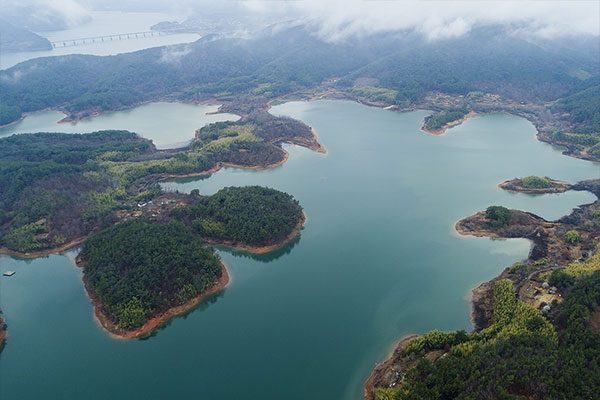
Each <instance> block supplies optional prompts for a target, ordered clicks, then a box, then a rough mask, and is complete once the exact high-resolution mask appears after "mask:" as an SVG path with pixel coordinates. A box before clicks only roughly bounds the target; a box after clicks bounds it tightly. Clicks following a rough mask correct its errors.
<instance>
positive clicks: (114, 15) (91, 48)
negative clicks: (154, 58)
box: [0, 11, 200, 69]
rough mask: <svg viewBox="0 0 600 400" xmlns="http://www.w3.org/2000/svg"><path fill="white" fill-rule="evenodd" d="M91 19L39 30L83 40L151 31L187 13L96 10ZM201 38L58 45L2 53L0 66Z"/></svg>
mask: <svg viewBox="0 0 600 400" xmlns="http://www.w3.org/2000/svg"><path fill="white" fill-rule="evenodd" d="M91 17H92V19H91V20H90V22H88V23H86V24H83V25H81V26H77V27H74V28H71V29H65V30H61V31H54V32H39V34H40V35H41V36H43V37H45V38H47V39H48V40H50V41H51V42H54V41H60V40H69V39H83V38H89V37H96V36H106V35H115V34H119V33H135V32H145V31H149V30H150V27H151V26H152V25H154V24H156V23H158V22H161V21H179V22H181V21H183V20H184V19H185V16H184V15H174V14H165V13H151V12H120V11H94V12H92V13H91ZM199 38H200V36H199V35H197V34H195V33H180V34H174V35H164V36H148V37H145V38H136V39H128V40H113V41H106V42H96V43H89V44H83V45H78V46H68V47H56V48H54V49H52V50H48V51H22V52H15V53H7V52H0V69H7V68H10V67H12V66H13V65H16V64H18V63H20V62H23V61H26V60H30V59H32V58H38V57H49V56H62V55H66V54H92V55H96V56H108V55H114V54H119V53H129V52H132V51H138V50H143V49H147V48H150V47H157V46H166V45H171V44H179V43H189V42H193V41H195V40H198V39H199Z"/></svg>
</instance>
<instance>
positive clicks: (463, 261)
mask: <svg viewBox="0 0 600 400" xmlns="http://www.w3.org/2000/svg"><path fill="white" fill-rule="evenodd" d="M271 112H272V113H274V114H276V115H287V116H290V117H293V118H298V119H300V120H302V121H304V122H306V123H307V124H309V125H310V126H311V127H313V128H315V130H316V131H317V132H318V134H319V139H320V140H321V142H322V143H323V144H324V146H325V147H326V148H327V150H328V153H327V154H326V155H323V154H319V153H315V152H312V151H310V150H307V149H304V148H300V147H296V146H290V145H286V146H285V149H286V150H287V151H288V152H289V153H290V157H289V160H288V161H287V162H286V163H285V164H284V165H282V166H281V167H278V168H275V169H271V170H266V171H252V170H241V169H236V168H225V169H223V170H221V171H219V172H218V173H216V174H214V175H212V176H210V177H201V178H193V179H180V180H177V181H175V182H169V183H165V184H164V187H165V188H167V189H170V190H180V191H186V192H187V191H190V190H191V189H194V188H198V189H199V190H200V192H201V193H205V194H211V193H214V192H216V191H217V190H219V189H220V188H222V187H224V186H230V185H249V184H258V185H265V186H270V187H273V188H276V189H279V190H284V191H286V192H289V193H291V194H293V195H294V196H295V197H296V198H297V199H298V200H299V201H300V204H301V205H302V206H303V207H304V210H305V213H306V215H307V217H308V220H307V223H306V225H305V227H304V229H303V230H302V233H301V236H300V237H299V238H298V239H297V240H295V241H293V242H292V243H290V244H289V245H288V246H286V247H285V248H283V249H281V250H279V251H277V252H275V253H271V254H266V255H261V256H249V255H248V254H246V253H241V252H235V251H226V250H220V254H221V256H222V258H223V260H224V262H225V263H226V264H227V266H228V268H229V269H230V271H231V275H232V282H231V284H230V285H229V287H228V288H227V289H226V290H225V291H224V292H222V293H220V294H218V295H216V296H213V297H212V298H210V299H209V300H208V301H206V302H204V303H202V304H201V305H200V306H199V307H198V308H197V309H195V310H193V311H192V312H190V313H188V314H187V315H185V316H183V317H178V318H175V319H174V320H172V321H171V322H170V323H169V324H168V326H166V327H165V328H164V329H161V330H159V331H158V332H157V333H156V334H155V335H154V336H153V337H150V338H148V339H146V340H127V341H126V340H118V339H112V338H111V337H109V336H108V334H107V333H106V332H105V331H103V330H102V328H101V327H100V326H99V325H98V324H97V323H96V322H95V321H94V319H93V311H92V306H91V303H90V301H89V299H88V298H87V297H86V294H85V291H84V289H83V285H82V283H81V271H80V270H78V269H77V268H76V267H75V266H74V263H73V258H74V256H75V254H76V251H71V252H68V253H67V254H65V255H53V256H50V257H46V258H39V259H34V260H19V259H15V258H11V257H2V258H0V272H4V271H6V270H15V271H16V272H17V273H16V275H14V276H13V277H11V278H5V277H0V285H1V290H0V304H1V305H2V310H3V311H4V317H5V318H6V320H7V324H8V328H9V332H8V335H9V336H8V341H7V345H6V347H5V349H4V351H3V353H2V355H1V356H0V398H3V399H34V398H44V399H65V398H85V399H126V398H144V399H164V398H171V397H173V396H174V395H175V394H176V396H177V397H178V398H184V399H185V398H195V399H197V398H201V399H220V400H221V399H240V398H246V399H256V398H261V399H302V400H306V399H344V400H345V399H349V400H359V399H361V398H362V385H363V383H364V381H365V380H366V378H367V377H368V376H369V374H370V372H371V371H372V369H373V367H374V366H375V364H376V363H377V362H380V361H382V360H383V359H384V358H385V357H386V355H387V354H388V353H389V352H390V351H391V350H392V349H393V347H394V345H395V343H396V341H397V340H398V339H400V338H401V337H402V336H404V335H406V334H408V333H422V332H425V331H427V330H431V329H435V328H437V329H441V330H453V329H471V327H472V325H471V322H470V315H469V314H470V303H469V296H470V289H471V288H472V287H474V286H476V285H478V284H479V283H480V282H482V281H485V280H488V279H490V278H492V277H494V276H495V275H497V274H498V273H499V272H500V271H501V270H502V269H503V268H504V267H505V266H507V265H510V264H511V263H514V262H517V261H519V260H521V259H523V258H525V257H526V256H527V253H528V251H529V243H528V242H527V241H526V240H490V239H487V238H473V237H461V236H458V235H457V234H456V233H455V231H454V228H453V226H454V223H455V222H456V220H458V219H460V218H462V217H465V216H468V215H470V214H472V213H474V212H476V211H478V210H482V209H485V208H486V207H487V206H489V205H492V204H497V205H505V206H509V207H515V208H521V209H524V210H527V211H533V212H535V213H539V214H540V215H542V216H544V217H545V218H548V219H552V218H558V217H560V216H561V215H563V214H566V213H568V212H569V211H570V210H571V209H572V208H573V207H574V206H576V205H578V204H582V203H588V202H592V201H593V200H594V199H595V197H594V196H592V195H591V194H589V193H583V192H567V193H564V194H558V195H543V196H530V195H525V194H514V193H508V192H504V191H502V190H500V189H498V188H497V187H496V185H497V184H498V183H500V182H502V181H504V180H505V179H510V178H514V177H520V176H525V175H531V174H537V175H548V176H550V177H552V178H555V179H560V180H566V181H570V182H575V181H577V180H581V179H586V178H597V177H598V176H600V165H599V164H594V163H591V162H587V161H582V160H578V159H574V158H570V157H566V156H563V155H561V154H560V151H559V149H557V148H555V147H552V146H550V145H548V144H545V143H541V142H538V141H537V140H536V139H535V136H534V135H535V128H534V127H533V126H532V125H531V124H530V123H529V122H528V121H526V120H524V119H522V118H518V117H514V116H510V115H502V114H498V115H485V116H477V117H474V118H472V119H470V120H468V121H466V122H465V123H463V124H462V125H460V126H457V127H455V128H452V129H450V130H449V131H448V133H447V134H446V135H444V136H440V137H435V136H430V135H427V134H425V133H423V132H422V131H420V127H421V125H422V122H423V118H424V117H425V116H426V115H427V114H428V113H427V112H426V111H415V112H410V113H396V112H393V111H386V110H382V109H378V108H370V107H366V106H363V105H360V104H357V103H353V102H346V101H317V102H292V103H286V104H282V105H278V106H275V107H273V109H272V110H271ZM92 128H93V127H91V126H90V129H92ZM32 382H34V383H35V384H32Z"/></svg>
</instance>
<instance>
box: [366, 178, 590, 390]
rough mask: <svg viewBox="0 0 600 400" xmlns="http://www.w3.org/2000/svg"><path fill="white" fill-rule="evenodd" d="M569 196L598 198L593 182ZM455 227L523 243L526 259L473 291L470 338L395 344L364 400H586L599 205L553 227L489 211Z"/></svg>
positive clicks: (427, 337)
mask: <svg viewBox="0 0 600 400" xmlns="http://www.w3.org/2000/svg"><path fill="white" fill-rule="evenodd" d="M527 181H528V180H526V182H527ZM570 188H571V190H586V191H590V192H592V193H594V194H595V195H596V196H597V197H598V196H600V180H591V181H583V182H579V183H576V184H574V185H572V186H570ZM456 229H457V231H458V232H459V233H460V234H463V235H475V236H487V237H496V238H527V239H529V240H531V241H532V243H533V246H532V249H531V251H530V254H529V257H528V259H527V260H525V261H523V262H518V263H516V264H514V265H512V266H510V267H508V268H506V269H505V270H504V271H503V272H502V273H501V274H500V275H499V276H498V277H496V278H494V279H493V280H491V281H490V282H485V283H483V284H481V285H480V286H479V287H477V288H476V289H474V290H473V321H474V323H475V327H476V329H475V331H474V332H472V333H467V332H465V331H458V332H440V331H435V330H434V331H431V332H428V333H425V334H424V335H421V336H417V337H411V338H407V339H406V340H403V341H402V342H400V343H399V345H398V347H397V348H396V350H395V351H394V353H393V354H392V355H391V357H390V358H389V359H388V360H386V361H385V362H384V363H382V364H381V365H380V366H378V367H377V368H376V369H375V371H374V372H373V373H372V375H371V377H370V378H369V380H368V381H367V383H366V385H365V397H366V398H367V399H369V400H370V399H376V400H390V399H416V398H428V399H429V398H430V399H444V398H473V399H477V398H487V397H490V398H506V399H521V398H531V399H563V398H590V399H591V398H596V397H595V396H596V395H597V393H596V392H597V391H596V390H595V388H597V387H599V385H600V366H599V365H598V363H597V361H598V359H600V324H599V323H598V321H600V245H599V244H598V243H599V242H600V200H596V201H595V202H594V203H592V204H588V205H583V206H580V207H578V208H577V209H575V210H574V211H573V212H572V213H571V214H570V215H568V216H565V217H562V218H560V219H559V220H557V221H546V220H544V219H543V218H541V217H539V216H536V215H534V214H531V213H527V212H523V211H518V210H509V209H506V208H504V207H501V206H490V207H488V209H487V210H485V211H483V212H480V213H477V214H475V215H473V216H471V217H468V218H465V219H462V220H460V221H459V222H458V223H457V224H456Z"/></svg>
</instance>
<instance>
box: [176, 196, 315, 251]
mask: <svg viewBox="0 0 600 400" xmlns="http://www.w3.org/2000/svg"><path fill="white" fill-rule="evenodd" d="M171 214H172V215H173V216H175V217H177V218H178V219H180V220H182V221H184V222H185V223H186V225H188V226H191V227H192V228H193V230H194V231H195V232H197V233H198V234H200V235H201V236H202V237H205V238H207V239H212V240H217V241H223V240H224V241H232V242H242V243H246V244H251V245H266V244H273V243H277V242H280V241H281V240H284V239H285V238H287V237H288V236H289V234H290V233H291V232H292V231H293V229H294V228H295V227H296V226H297V225H298V223H299V222H300V221H301V220H302V218H303V215H302V208H301V207H300V206H299V205H298V202H297V201H296V200H294V198H293V197H292V196H291V195H289V194H287V193H283V192H279V191H277V190H274V189H270V188H264V187H260V186H247V187H228V188H224V189H221V190H219V191H218V192H217V193H215V194H214V195H212V196H207V197H203V198H201V199H200V200H199V202H198V204H196V205H191V206H183V207H178V208H175V209H173V210H172V211H171Z"/></svg>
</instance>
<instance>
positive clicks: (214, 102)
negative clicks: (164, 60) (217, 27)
mask: <svg viewBox="0 0 600 400" xmlns="http://www.w3.org/2000/svg"><path fill="white" fill-rule="evenodd" d="M151 103H176V104H189V105H196V106H198V105H206V106H216V107H217V109H216V110H215V111H210V112H207V113H205V114H206V115H216V114H225V113H221V112H220V111H219V109H220V108H221V106H222V105H223V104H221V103H220V102H218V101H217V100H216V99H214V98H211V99H207V100H202V101H181V100H176V99H175V100H169V99H166V98H159V99H154V100H146V101H141V102H139V103H135V104H133V105H131V106H127V107H117V108H115V109H112V110H101V111H93V112H91V113H90V114H88V115H86V116H78V117H75V118H70V117H69V115H68V113H67V112H66V111H65V110H63V109H60V108H48V109H45V110H40V111H34V112H32V113H30V114H29V115H31V114H34V113H37V112H41V111H60V112H62V113H63V114H65V117H64V118H62V119H61V120H59V121H57V122H56V123H57V124H68V123H72V122H75V123H77V122H81V121H85V120H87V119H91V118H95V117H99V116H101V115H104V114H109V113H112V112H117V111H127V110H133V109H134V108H137V107H141V106H144V105H146V104H151ZM227 114H235V113H231V112H230V113H227ZM235 115H237V116H238V117H239V118H241V116H240V115H238V114H235ZM11 124H12V122H11ZM0 128H2V127H1V126H0Z"/></svg>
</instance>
